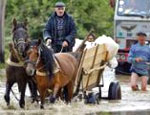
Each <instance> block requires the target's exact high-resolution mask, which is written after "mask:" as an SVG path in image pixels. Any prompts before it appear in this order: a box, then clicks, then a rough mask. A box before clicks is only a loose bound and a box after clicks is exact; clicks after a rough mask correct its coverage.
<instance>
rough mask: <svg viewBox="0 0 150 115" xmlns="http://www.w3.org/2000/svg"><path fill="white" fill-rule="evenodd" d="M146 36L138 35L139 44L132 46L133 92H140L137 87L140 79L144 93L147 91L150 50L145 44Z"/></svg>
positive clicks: (143, 34) (141, 33) (130, 57)
mask: <svg viewBox="0 0 150 115" xmlns="http://www.w3.org/2000/svg"><path fill="white" fill-rule="evenodd" d="M146 37H147V36H146V34H145V33H143V32H139V33H137V39H138V43H136V44H135V45H132V47H131V49H130V52H129V57H128V62H129V63H131V64H132V66H131V72H132V73H131V89H132V90H133V91H137V90H139V88H138V85H137V80H138V77H141V80H142V86H141V87H142V88H141V89H142V91H146V90H147V78H148V64H147V62H149V61H150V48H149V46H148V45H146V44H145V42H146Z"/></svg>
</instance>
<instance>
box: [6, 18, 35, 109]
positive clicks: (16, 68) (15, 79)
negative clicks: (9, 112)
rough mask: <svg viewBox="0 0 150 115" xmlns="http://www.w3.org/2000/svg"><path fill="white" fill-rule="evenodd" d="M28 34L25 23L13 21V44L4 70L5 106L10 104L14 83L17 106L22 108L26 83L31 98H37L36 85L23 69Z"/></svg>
mask: <svg viewBox="0 0 150 115" xmlns="http://www.w3.org/2000/svg"><path fill="white" fill-rule="evenodd" d="M28 40H29V38H28V33H27V22H26V21H25V22H22V23H18V22H17V21H16V19H14V20H13V43H11V44H10V45H9V47H10V58H9V60H8V66H7V68H6V77H7V81H6V93H5V96H4V99H5V101H6V102H7V105H9V104H10V91H11V88H12V86H13V84H14V83H17V84H18V89H19V92H20V93H21V95H20V100H19V105H20V107H21V108H23V107H24V105H25V101H24V97H25V89H26V84H27V82H28V83H29V86H30V89H31V92H32V96H33V98H35V97H36V96H37V92H36V85H35V83H34V81H33V80H32V79H31V77H29V76H28V75H27V74H26V71H25V67H24V59H25V57H26V50H27V48H28Z"/></svg>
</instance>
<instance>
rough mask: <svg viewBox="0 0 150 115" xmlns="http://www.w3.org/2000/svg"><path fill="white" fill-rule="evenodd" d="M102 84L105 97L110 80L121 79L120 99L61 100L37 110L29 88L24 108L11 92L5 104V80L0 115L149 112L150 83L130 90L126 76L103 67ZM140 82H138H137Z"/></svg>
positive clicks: (140, 114) (142, 114)
mask: <svg viewBox="0 0 150 115" xmlns="http://www.w3.org/2000/svg"><path fill="white" fill-rule="evenodd" d="M104 76H105V77H104V82H105V84H104V85H105V87H104V88H103V93H102V95H103V96H107V92H108V86H109V83H110V82H111V81H113V80H118V81H120V84H121V89H122V100H117V101H108V100H102V101H100V104H99V105H85V104H84V102H72V103H71V104H69V105H66V104H65V103H63V102H62V101H57V102H56V104H53V105H52V104H49V103H46V104H45V110H40V109H39V105H38V104H37V103H34V104H31V100H30V98H28V96H29V91H27V92H26V107H25V110H24V109H20V108H19V105H18V102H17V101H16V100H15V98H14V96H13V95H12V94H11V104H10V107H7V106H6V104H5V101H4V100H3V95H4V92H5V83H4V82H5V79H4V78H2V79H1V82H0V100H1V101H0V115H50V114H53V115H83V114H87V115H150V86H148V91H147V92H142V91H137V92H132V91H131V89H130V84H129V79H130V77H129V76H124V75H117V76H116V78H115V77H114V76H115V75H114V72H113V71H112V70H110V69H106V71H105V73H104ZM139 85H140V82H139ZM13 90H14V91H15V93H16V94H17V96H19V94H18V93H17V92H18V89H17V87H16V85H14V87H13Z"/></svg>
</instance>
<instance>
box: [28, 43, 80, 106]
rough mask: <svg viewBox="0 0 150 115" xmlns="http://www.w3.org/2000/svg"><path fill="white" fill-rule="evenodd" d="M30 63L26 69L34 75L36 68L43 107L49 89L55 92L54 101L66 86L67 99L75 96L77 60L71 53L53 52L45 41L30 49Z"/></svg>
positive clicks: (51, 99)
mask: <svg viewBox="0 0 150 115" xmlns="http://www.w3.org/2000/svg"><path fill="white" fill-rule="evenodd" d="M28 56H29V63H28V64H27V68H26V71H27V73H28V74H30V75H32V73H34V71H35V70H36V75H35V78H36V81H37V87H38V91H39V93H40V98H41V108H44V100H45V97H46V93H47V90H48V89H49V88H50V89H51V90H52V92H53V94H52V96H51V98H50V102H52V103H54V102H55V99H56V96H57V94H58V92H59V91H60V90H61V89H62V88H66V101H67V102H70V101H71V99H72V97H73V87H74V81H75V77H76V70H77V65H78V63H77V60H76V59H75V58H74V57H73V56H72V55H71V54H69V53H58V54H55V55H54V54H53V52H52V50H51V49H48V48H47V47H46V46H45V45H44V44H43V43H40V41H39V43H38V45H37V46H34V47H32V48H31V49H30V50H29V51H28Z"/></svg>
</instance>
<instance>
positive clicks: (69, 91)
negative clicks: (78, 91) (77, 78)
mask: <svg viewBox="0 0 150 115" xmlns="http://www.w3.org/2000/svg"><path fill="white" fill-rule="evenodd" d="M66 90H67V91H66V95H67V97H66V102H67V103H69V102H71V99H72V97H73V82H72V81H71V82H69V83H68V84H67V85H66Z"/></svg>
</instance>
